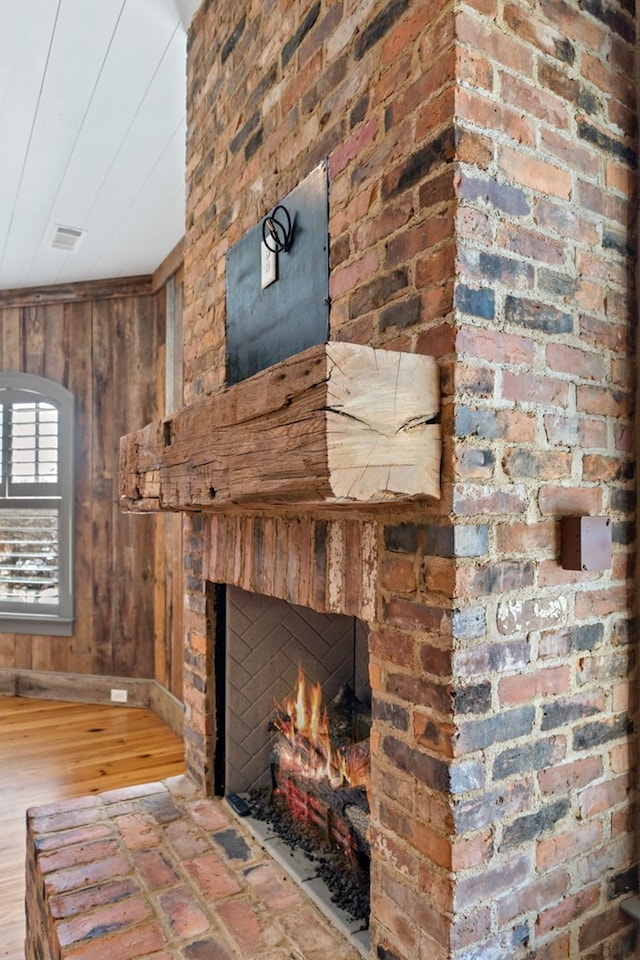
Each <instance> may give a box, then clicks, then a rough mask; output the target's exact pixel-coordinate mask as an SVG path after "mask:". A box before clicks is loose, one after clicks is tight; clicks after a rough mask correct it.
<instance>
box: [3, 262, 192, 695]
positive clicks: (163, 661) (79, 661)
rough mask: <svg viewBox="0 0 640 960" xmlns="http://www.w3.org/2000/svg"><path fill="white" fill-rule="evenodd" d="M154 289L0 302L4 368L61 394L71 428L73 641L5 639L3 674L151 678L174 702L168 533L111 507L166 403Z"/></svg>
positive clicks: (136, 286) (132, 284)
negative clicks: (132, 443) (146, 427)
mask: <svg viewBox="0 0 640 960" xmlns="http://www.w3.org/2000/svg"><path fill="white" fill-rule="evenodd" d="M153 289H154V288H153V284H152V278H142V279H141V280H135V279H134V280H133V281H129V282H123V281H114V282H113V284H112V285H111V286H109V285H108V284H105V283H104V282H101V283H100V284H99V285H98V284H95V285H92V284H80V285H77V286H74V287H73V288H72V289H65V290H64V291H60V292H59V293H58V292H56V291H55V288H51V289H49V290H45V291H43V290H40V291H37V290H34V291H10V292H4V293H2V294H0V369H2V370H20V371H24V372H28V373H33V374H37V375H39V376H43V377H47V378H49V379H51V380H55V381H56V382H58V383H62V384H63V385H64V386H65V387H67V388H68V389H69V390H70V391H71V392H72V393H73V395H74V397H75V429H76V435H75V564H74V580H75V613H76V625H75V630H74V634H73V636H72V637H48V636H30V635H25V634H19V635H18V634H15V635H14V634H0V667H9V668H16V669H23V670H25V669H26V670H29V669H32V670H49V671H56V672H65V673H82V674H96V675H103V676H122V677H144V678H156V679H158V680H160V682H162V683H163V684H164V685H166V686H167V687H168V688H169V689H170V690H171V692H172V693H174V694H176V695H177V696H180V697H181V696H182V691H181V689H180V687H181V674H180V670H176V668H175V667H172V663H173V662H174V661H176V662H180V661H181V656H179V655H174V653H173V646H174V643H175V644H177V643H181V637H179V636H177V635H175V631H174V619H175V616H174V610H175V608H176V606H181V603H179V602H178V601H176V598H175V596H174V594H175V590H174V588H173V586H172V585H171V586H170V588H169V589H167V588H166V586H165V572H166V569H165V567H166V557H167V556H170V553H169V550H168V549H167V547H166V538H165V535H164V534H165V531H164V526H165V525H166V524H165V523H164V518H162V519H159V520H158V519H156V518H154V517H145V516H124V515H122V514H121V513H120V510H119V507H118V446H119V439H120V436H121V435H122V434H124V433H129V432H130V431H131V430H136V429H138V428H139V427H141V426H142V425H143V424H145V423H147V422H148V421H149V420H151V419H153V418H155V417H156V416H158V415H159V414H161V413H162V407H163V404H164V332H165V316H164V311H165V296H164V289H163V288H162V289H161V290H160V291H159V292H158V293H154V292H153ZM174 519H175V518H171V521H172V520H174ZM171 532H172V536H173V537H174V539H175V535H176V534H175V532H174V531H173V530H172V531H171ZM180 558H181V553H180V552H178V551H176V552H175V553H173V559H174V562H175V563H180V562H181V560H180ZM173 578H174V579H175V577H173ZM179 579H180V581H181V578H179ZM179 619H180V624H181V617H180V618H179ZM178 629H181V625H179V626H178Z"/></svg>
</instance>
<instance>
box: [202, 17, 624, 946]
mask: <svg viewBox="0 0 640 960" xmlns="http://www.w3.org/2000/svg"><path fill="white" fill-rule="evenodd" d="M634 47H635V29H634V23H633V20H632V18H631V16H630V14H629V4H625V3H617V2H616V0H612V2H611V3H607V4H601V3H599V2H596V0H585V2H584V3H581V4H579V5H578V4H577V3H572V2H565V0H539V2H536V3H532V2H530V0H513V2H507V0H468V2H462V0H460V2H456V3H455V4H454V3H453V2H450V3H442V0H413V2H412V0H388V2H384V0H370V2H367V3H359V4H358V3H346V2H345V3H341V2H338V0H317V2H310V0H302V2H300V3H299V4H291V3H289V2H288V0H272V2H270V3H268V4H264V3H263V4H258V3H253V2H249V0H241V2H240V3H238V2H234V3H231V2H230V0H221V2H219V3H216V4H213V3H210V2H206V3H204V4H203V6H202V8H201V10H200V12H199V13H198V15H197V16H196V18H195V20H194V25H193V28H192V31H191V38H190V54H189V89H190V101H189V151H188V153H189V156H188V179H189V199H188V234H187V243H186V275H185V276H186V280H185V283H186V303H187V312H186V320H185V334H186V343H185V362H186V396H187V398H188V399H189V400H191V399H194V398H196V397H197V396H199V395H201V394H202V393H204V392H207V391H211V390H216V389H218V388H219V387H220V386H222V385H223V384H224V376H225V372H224V371H225V364H224V356H225V344H224V336H225V334H224V324H225V276H224V274H225V254H226V251H227V250H228V248H229V247H230V246H231V245H232V244H234V243H235V242H237V241H238V240H239V239H240V237H241V236H242V235H243V234H244V233H245V232H246V231H247V230H248V229H249V228H250V227H252V226H253V225H254V224H255V223H256V222H257V220H258V219H259V218H260V217H261V216H262V215H263V214H264V213H265V212H266V211H267V210H269V209H271V208H272V207H273V206H274V204H275V203H277V202H278V200H279V199H280V198H281V197H283V196H284V195H286V194H287V193H288V191H289V190H291V189H292V188H293V187H294V186H295V185H296V184H297V183H298V182H299V181H300V180H301V179H302V178H303V177H304V176H305V175H306V174H307V173H308V172H309V171H310V170H311V169H313V167H314V166H315V165H316V164H317V163H318V162H319V161H320V160H322V159H324V158H328V166H329V177H330V221H329V229H330V240H331V281H330V289H331V299H332V306H331V336H332V337H335V338H338V339H340V338H343V339H347V340H351V341H354V342H364V343H370V344H372V345H374V346H381V347H385V348H387V349H400V350H407V351H418V352H424V353H429V354H431V355H433V356H435V357H436V358H438V360H439V363H440V366H441V370H442V395H443V400H442V411H441V419H442V424H443V433H444V437H445V441H444V453H443V465H442V498H441V500H440V501H430V502H428V503H424V504H409V505H407V506H406V507H405V508H402V509H400V508H396V509H395V510H394V512H385V513H384V514H382V513H380V512H378V513H377V514H375V515H371V514H369V513H366V512H364V513H363V512H358V511H352V512H351V513H350V514H349V517H348V520H347V519H345V518H344V517H342V516H341V517H334V516H331V515H327V516H323V517H309V516H305V517H302V516H296V515H295V513H294V512H292V511H289V512H286V513H285V512H276V511H272V512H271V513H270V511H269V509H268V508H267V507H266V508H265V512H264V513H265V515H264V516H261V517H247V516H245V517H240V516H238V517H235V516H234V517H230V518H226V519H225V520H224V521H219V520H215V521H207V523H206V524H204V525H201V526H199V525H198V523H197V522H194V524H193V527H192V536H191V537H190V538H189V547H188V549H189V558H188V563H189V564H191V567H190V570H191V572H190V573H189V576H190V577H191V579H190V581H189V589H190V591H191V592H190V602H189V613H188V616H189V622H188V626H187V629H188V644H187V654H186V656H187V671H186V676H187V683H188V684H189V693H188V696H187V700H188V711H190V712H189V713H188V717H187V729H188V738H192V739H191V740H188V744H191V743H192V744H193V748H192V747H189V750H191V753H190V756H191V757H192V759H193V767H194V771H195V773H194V775H195V776H196V777H198V776H200V778H201V779H204V780H206V775H205V773H203V771H202V767H203V766H206V763H207V760H206V759H203V758H206V757H207V756H210V754H209V753H207V751H208V750H209V746H208V744H210V738H211V736H212V735H213V731H212V730H211V728H210V724H211V720H210V719H209V718H208V717H206V716H205V711H206V710H207V709H208V707H209V700H208V696H209V693H208V689H209V688H208V687H207V684H210V678H209V679H207V678H208V670H209V667H208V665H207V663H208V661H207V659H206V658H207V656H209V655H210V652H208V651H207V650H206V648H205V650H204V651H203V650H200V649H199V644H200V643H201V640H202V638H203V637H205V636H206V605H205V590H204V585H203V578H204V577H205V576H209V577H211V576H214V575H215V576H218V574H219V572H220V571H224V576H225V579H226V578H228V580H229V582H236V583H238V584H239V585H246V584H250V583H253V584H254V585H257V586H259V587H260V589H264V590H265V591H266V592H272V593H273V594H274V595H278V596H285V597H286V596H293V595H298V591H300V590H302V591H303V592H305V595H306V596H307V597H308V598H309V603H310V605H312V606H315V608H316V609H318V608H321V606H322V602H323V595H324V597H325V600H326V598H327V597H328V598H329V600H328V601H327V602H328V608H329V609H336V608H338V607H340V605H341V604H343V603H345V604H346V603H348V604H349V605H350V606H349V607H348V609H349V611H350V612H355V610H356V609H357V608H358V604H359V603H361V602H362V598H363V597H364V596H367V597H368V598H369V599H368V601H367V603H368V610H369V612H368V613H367V615H366V617H365V619H366V620H367V622H368V623H369V624H370V626H371V640H370V655H371V656H370V675H371V681H372V688H373V692H374V735H373V750H374V761H373V788H374V789H373V796H374V799H373V851H374V853H373V888H372V904H373V920H372V931H373V955H374V956H375V957H376V958H377V960H503V958H505V960H506V958H509V960H528V958H532V957H535V958H536V960H569V958H571V960H573V958H578V957H579V958H583V957H584V958H585V960H596V958H597V960H601V958H602V960H603V958H605V957H606V958H607V960H610V958H611V960H612V958H614V957H620V958H621V957H623V956H632V955H633V952H634V950H635V949H636V947H635V942H636V941H635V933H634V928H633V927H632V926H630V925H629V924H627V923H626V920H625V917H624V915H623V914H621V913H620V911H619V902H620V901H621V899H622V898H623V897H624V896H627V895H629V893H630V892H632V891H633V889H635V885H636V862H637V860H636V855H635V847H634V840H633V829H634V828H633V816H632V812H633V810H634V802H635V792H634V788H635V784H634V781H633V778H632V774H631V770H632V768H633V758H634V746H635V743H634V740H633V739H632V737H631V731H632V725H633V722H634V719H635V706H634V703H635V701H634V700H633V699H632V690H633V687H634V684H635V683H636V677H635V674H634V658H633V631H632V610H633V603H632V597H633V558H634V554H633V549H634V544H635V529H634V526H633V516H634V506H635V504H634V479H635V468H634V461H633V441H632V437H633V424H632V412H633V402H634V394H633V384H634V380H635V367H634V354H633V335H632V334H633V330H634V325H635V320H634V309H635V308H634V292H633V282H632V265H633V256H634V253H633V241H632V233H631V227H632V217H633V209H634V207H633V203H634V187H635V166H636V158H635V153H634V137H635V77H634V60H633V55H634ZM572 513H580V514H606V515H607V516H609V517H610V518H611V520H612V524H613V536H614V560H613V566H612V569H611V570H609V571H604V572H596V573H587V572H569V571H564V570H562V567H561V565H560V562H559V555H560V550H559V535H560V534H559V530H560V525H559V518H560V517H561V516H562V515H563V514H572ZM349 525H350V526H349ZM329 534H330V535H329ZM256 538H257V540H258V541H259V543H260V551H261V553H260V556H261V557H264V550H265V544H266V545H267V548H268V552H269V555H270V556H273V557H274V558H275V559H277V558H278V556H282V555H283V554H286V556H287V557H288V558H290V559H288V560H287V567H286V572H285V570H284V568H283V567H282V565H280V566H278V567H277V568H274V569H273V570H271V569H270V568H269V566H268V565H266V566H260V565H259V564H257V563H256V560H255V552H254V553H253V555H252V556H247V550H249V551H250V550H251V549H252V547H251V545H252V543H253V544H254V546H255V543H256V542H257V540H256ZM363 538H364V539H363ZM365 540H366V542H367V543H368V544H372V543H374V544H375V546H376V564H375V578H373V577H372V576H371V569H372V568H368V570H365V571H362V570H359V571H358V572H357V574H356V575H354V576H353V577H352V578H351V580H350V584H349V585H348V584H347V582H346V575H345V579H344V580H340V578H339V577H338V579H336V577H337V574H336V570H337V566H336V564H335V563H333V562H331V563H330V562H329V560H328V558H329V557H330V556H333V557H334V559H335V558H336V557H338V555H341V556H343V557H344V561H345V564H346V565H347V566H348V567H349V568H351V567H352V566H353V565H356V566H357V564H358V558H359V554H360V552H361V551H360V546H359V545H360V544H362V543H363V542H365ZM303 544H307V547H308V549H303V548H302V545H303ZM341 550H342V551H343V552H342V554H341V553H340V551H341ZM332 551H334V552H333V553H332ZM365 552H366V551H365ZM203 555H204V556H206V557H207V558H208V559H207V563H208V564H209V567H208V573H205V571H204V569H203V568H201V569H200V570H199V569H198V566H197V564H198V557H200V558H202V556H203ZM367 555H368V556H369V555H370V554H369V553H367ZM200 562H201V560H200ZM301 570H302V571H303V575H302V576H300V571H301ZM324 588H326V593H325V592H324ZM331 590H333V591H334V592H333V593H331ZM372 591H373V592H372ZM331 598H333V599H331ZM318 605H320V606H318ZM336 605H338V607H336ZM340 608H342V607H340ZM345 609H346V608H345ZM201 657H204V659H201ZM191 681H193V682H192V683H191ZM194 688H195V689H194ZM208 725H209V726H208ZM207 738H209V739H207ZM198 764H200V772H199V773H198Z"/></svg>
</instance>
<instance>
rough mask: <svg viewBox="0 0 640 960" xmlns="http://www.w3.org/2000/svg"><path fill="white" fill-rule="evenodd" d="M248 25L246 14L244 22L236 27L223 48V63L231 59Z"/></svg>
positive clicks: (221, 57) (243, 18)
mask: <svg viewBox="0 0 640 960" xmlns="http://www.w3.org/2000/svg"><path fill="white" fill-rule="evenodd" d="M246 25H247V17H246V14H245V15H244V16H243V17H242V20H241V21H240V22H239V23H238V25H237V26H236V27H235V29H234V30H233V32H232V33H231V34H230V36H229V39H228V40H227V41H226V43H225V44H224V46H223V47H222V53H221V54H220V59H221V60H222V62H223V63H226V61H227V60H228V59H229V57H230V56H231V54H232V53H233V51H234V48H235V46H236V44H237V42H238V40H239V39H240V37H241V36H242V34H243V33H244V28H245V27H246Z"/></svg>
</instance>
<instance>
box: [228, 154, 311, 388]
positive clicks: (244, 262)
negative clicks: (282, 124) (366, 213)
mask: <svg viewBox="0 0 640 960" xmlns="http://www.w3.org/2000/svg"><path fill="white" fill-rule="evenodd" d="M280 202H281V203H282V204H283V205H284V206H285V207H286V208H287V210H288V212H289V214H290V216H291V220H292V222H293V239H292V243H291V249H290V250H289V251H288V252H287V253H279V254H278V279H277V280H276V282H275V283H273V284H271V286H269V287H267V288H266V289H265V290H262V289H261V266H260V245H261V243H262V223H259V224H257V225H256V226H255V227H253V228H252V229H251V230H249V232H248V233H246V234H245V235H244V237H243V238H242V239H241V240H240V241H239V242H238V243H237V244H236V245H235V246H234V247H232V248H231V250H229V252H228V254H227V272H226V280H227V382H228V383H229V384H232V383H238V381H239V380H245V379H246V378H247V377H251V376H253V374H254V373H257V372H258V371H259V370H264V369H265V368H266V367H270V366H272V365H273V364H274V363H279V362H280V361H281V360H286V359H287V357H292V356H294V355H295V354H296V353H300V352H301V351H302V350H306V349H307V348H308V347H313V346H315V345H316V344H318V343H324V342H325V341H326V340H327V339H328V336H329V209H328V207H329V204H328V183H327V169H326V164H322V165H321V166H319V167H316V169H315V170H313V171H312V172H311V173H310V174H309V176H308V177H306V178H305V179H304V180H303V181H302V183H300V184H298V186H297V187H296V188H295V189H294V190H292V191H291V193H290V194H288V195H287V196H286V197H285V198H284V199H283V200H281V201H280Z"/></svg>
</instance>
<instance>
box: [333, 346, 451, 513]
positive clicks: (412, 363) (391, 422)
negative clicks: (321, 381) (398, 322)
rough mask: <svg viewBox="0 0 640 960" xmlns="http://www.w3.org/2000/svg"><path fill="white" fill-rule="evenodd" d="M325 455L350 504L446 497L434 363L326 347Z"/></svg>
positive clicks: (336, 486) (339, 493)
mask: <svg viewBox="0 0 640 960" xmlns="http://www.w3.org/2000/svg"><path fill="white" fill-rule="evenodd" d="M327 360H328V373H329V378H328V388H327V452H328V462H329V477H330V483H331V489H332V491H333V495H334V497H335V498H336V499H338V500H346V501H354V500H355V501H367V502H371V501H388V500H397V499H400V498H407V497H409V498H413V497H418V496H429V497H439V496H440V458H441V439H440V425H439V424H437V423H434V422H433V421H434V420H435V418H436V417H437V415H438V412H439V406H440V391H439V385H438V368H437V364H436V362H435V360H434V359H433V357H426V356H422V355H418V354H408V353H397V352H395V351H391V350H375V349H373V348H371V347H365V346H361V345H359V344H347V343H329V344H328V345H327Z"/></svg>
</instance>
